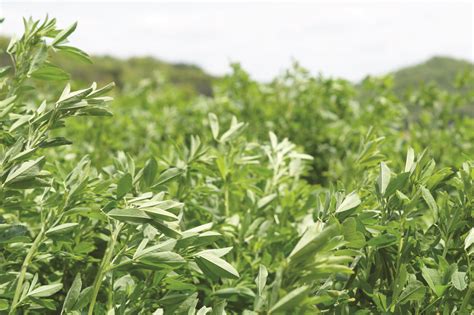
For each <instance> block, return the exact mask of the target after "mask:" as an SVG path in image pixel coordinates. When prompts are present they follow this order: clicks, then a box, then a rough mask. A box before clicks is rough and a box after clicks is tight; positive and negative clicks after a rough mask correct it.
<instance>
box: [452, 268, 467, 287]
mask: <svg viewBox="0 0 474 315" xmlns="http://www.w3.org/2000/svg"><path fill="white" fill-rule="evenodd" d="M451 282H452V283H453V286H454V287H455V288H456V289H458V290H459V291H464V290H465V289H466V288H467V282H466V273H465V272H460V271H455V272H454V273H453V274H452V275H451Z"/></svg>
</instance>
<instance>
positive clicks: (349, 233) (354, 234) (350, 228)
mask: <svg viewBox="0 0 474 315" xmlns="http://www.w3.org/2000/svg"><path fill="white" fill-rule="evenodd" d="M342 232H343V233H344V240H345V241H346V242H347V246H348V247H350V248H362V247H363V246H364V245H365V236H364V234H363V233H362V232H359V231H357V222H356V220H355V218H352V217H351V218H348V219H347V220H345V221H344V222H343V223H342Z"/></svg>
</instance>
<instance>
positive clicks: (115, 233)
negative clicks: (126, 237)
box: [88, 223, 123, 315]
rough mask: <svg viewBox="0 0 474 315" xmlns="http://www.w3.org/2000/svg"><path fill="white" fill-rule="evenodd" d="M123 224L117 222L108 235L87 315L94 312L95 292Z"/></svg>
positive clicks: (96, 292) (105, 270) (97, 289)
mask: <svg viewBox="0 0 474 315" xmlns="http://www.w3.org/2000/svg"><path fill="white" fill-rule="evenodd" d="M122 226H123V224H122V223H119V224H118V225H117V227H116V228H115V230H114V231H113V233H112V235H111V236H110V240H109V243H108V244H107V249H106V250H105V255H104V258H103V259H102V262H101V264H100V268H99V272H98V273H97V276H96V277H95V280H94V285H93V289H92V297H91V304H90V305H89V312H88V314H89V315H92V314H94V307H95V303H96V301H97V294H99V289H100V286H101V284H102V280H103V278H104V275H105V273H106V272H107V269H108V265H109V264H110V260H111V259H112V255H113V253H114V247H115V244H116V242H117V238H118V235H119V233H120V230H121V229H122Z"/></svg>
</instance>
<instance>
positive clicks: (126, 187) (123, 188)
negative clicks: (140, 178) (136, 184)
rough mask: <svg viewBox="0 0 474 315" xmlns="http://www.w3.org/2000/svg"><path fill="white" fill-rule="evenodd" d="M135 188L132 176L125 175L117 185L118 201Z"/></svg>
mask: <svg viewBox="0 0 474 315" xmlns="http://www.w3.org/2000/svg"><path fill="white" fill-rule="evenodd" d="M132 188H133V182H132V175H130V174H128V173H127V174H125V175H123V176H122V177H121V178H120V180H119V182H118V183H117V199H122V198H123V197H124V196H125V195H126V194H127V193H129V192H130V191H131V190H132Z"/></svg>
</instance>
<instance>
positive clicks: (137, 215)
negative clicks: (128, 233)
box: [107, 208, 151, 224]
mask: <svg viewBox="0 0 474 315" xmlns="http://www.w3.org/2000/svg"><path fill="white" fill-rule="evenodd" d="M107 215H108V216H109V217H111V218H113V219H116V220H119V221H122V222H127V223H132V224H144V223H149V222H150V221H151V218H150V217H149V216H148V215H147V214H146V213H145V212H143V211H142V210H139V209H136V208H128V209H113V210H111V211H109V212H108V213H107Z"/></svg>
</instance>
